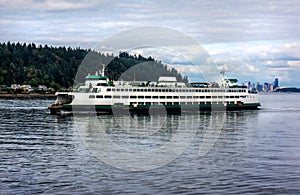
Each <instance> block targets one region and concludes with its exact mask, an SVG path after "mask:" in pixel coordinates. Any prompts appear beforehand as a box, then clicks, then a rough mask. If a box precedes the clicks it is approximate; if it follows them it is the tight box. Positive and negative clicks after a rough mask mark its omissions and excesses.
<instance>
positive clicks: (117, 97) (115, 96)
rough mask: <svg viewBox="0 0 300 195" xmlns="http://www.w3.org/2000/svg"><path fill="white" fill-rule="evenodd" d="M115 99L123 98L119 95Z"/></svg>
mask: <svg viewBox="0 0 300 195" xmlns="http://www.w3.org/2000/svg"><path fill="white" fill-rule="evenodd" d="M113 97H114V98H116V99H119V98H121V96H119V95H114V96H113Z"/></svg>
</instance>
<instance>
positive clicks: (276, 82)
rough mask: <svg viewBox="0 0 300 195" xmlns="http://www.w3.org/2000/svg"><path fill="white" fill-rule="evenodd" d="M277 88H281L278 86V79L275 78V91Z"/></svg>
mask: <svg viewBox="0 0 300 195" xmlns="http://www.w3.org/2000/svg"><path fill="white" fill-rule="evenodd" d="M277 87H279V85H278V78H275V80H274V84H273V89H274V90H275V89H276V88H277Z"/></svg>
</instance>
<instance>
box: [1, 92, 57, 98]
mask: <svg viewBox="0 0 300 195" xmlns="http://www.w3.org/2000/svg"><path fill="white" fill-rule="evenodd" d="M34 98H36V99H38V98H41V99H43V98H44V99H55V98H56V96H55V94H40V93H29V94H23V93H21V94H12V93H0V99H34Z"/></svg>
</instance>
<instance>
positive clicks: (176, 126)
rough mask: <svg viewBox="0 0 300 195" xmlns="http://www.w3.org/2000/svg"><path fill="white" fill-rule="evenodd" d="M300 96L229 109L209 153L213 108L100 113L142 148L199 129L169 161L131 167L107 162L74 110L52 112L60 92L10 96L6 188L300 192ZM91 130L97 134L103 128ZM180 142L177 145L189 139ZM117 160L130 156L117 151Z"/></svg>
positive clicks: (117, 134)
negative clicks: (203, 149)
mask: <svg viewBox="0 0 300 195" xmlns="http://www.w3.org/2000/svg"><path fill="white" fill-rule="evenodd" d="M299 100H300V95H299V94H272V95H269V94H266V95H260V101H261V104H262V109H261V110H258V111H237V112H228V113H226V115H225V120H224V123H222V129H221V131H220V134H219V136H218V139H217V140H216V143H215V144H214V145H213V147H212V148H211V149H210V150H209V151H208V153H207V154H206V155H204V156H202V155H200V153H199V147H200V146H201V143H202V142H203V140H204V137H205V136H204V135H205V132H206V130H207V128H208V127H209V124H210V123H209V121H211V120H212V119H211V117H212V116H211V115H210V114H203V115H196V116H194V115H192V116H191V115H185V116H178V115H177V116H176V115H175V116H156V117H152V118H151V117H150V118H149V116H134V119H133V120H130V121H131V122H132V123H128V122H127V121H128V120H127V119H128V116H124V117H114V116H105V115H104V116H99V118H98V119H99V121H101V127H103V128H105V130H106V134H107V135H108V136H109V137H110V139H111V140H113V141H114V142H115V143H117V144H119V145H120V146H122V147H123V148H125V149H128V150H134V151H137V153H138V152H140V154H144V153H145V152H147V151H149V149H153V148H159V147H161V146H163V145H165V144H167V143H170V142H171V141H172V136H173V135H174V132H176V131H178V130H182V129H186V130H187V132H193V133H195V134H194V136H193V137H192V141H191V143H190V144H188V146H187V148H186V149H185V150H183V152H182V153H180V155H179V156H177V158H175V159H174V160H172V161H171V162H169V163H167V164H166V165H163V166H158V168H155V169H151V170H148V171H130V170H126V169H125V170H124V169H120V168H115V167H114V166H112V165H110V164H107V163H105V162H103V160H102V159H101V158H99V156H97V154H95V153H93V150H92V149H91V148H87V144H86V142H83V141H82V139H81V138H82V137H80V135H81V134H80V132H78V126H77V124H76V123H75V122H74V117H57V116H52V115H49V111H48V110H47V106H48V105H50V104H51V103H52V102H53V100H3V99H2V100H0V110H1V111H0V120H1V124H0V157H1V159H0V193H1V194H32V193H47V194H58V193H60V194H61V193H63V194H66V193H67V194H73V193H79V194H81V193H147V194H152V193H163V194H174V193H205V194H209V193H211V194H216V193H220V194H229V193H255V194H257V193H268V194H274V193H275V194H299V193H300V190H299V186H300V155H299V154H300V144H299V143H300V142H299V140H300V139H299V138H300V130H299V129H300V125H299V123H300V101H299ZM126 117H127V118H126ZM82 120H83V121H84V120H89V119H86V118H83V119H82ZM155 129H160V130H159V131H156V130H155ZM89 133H90V134H89V135H91V136H90V137H89V136H87V138H91V140H92V138H95V136H97V135H98V134H95V132H93V131H90V132H89ZM85 135H87V134H85ZM186 135H187V136H188V134H186ZM94 140H95V139H94ZM174 143H175V144H174V145H173V150H174V151H175V152H176V151H177V149H178V148H179V147H181V146H182V143H180V141H178V140H177V141H175V142H174ZM176 147H178V148H176ZM143 152H144V153H143ZM167 155H168V154H167ZM141 156H143V155H141ZM159 157H160V158H161V156H159ZM155 158H156V157H155V156H153V159H152V160H153V162H156V161H155ZM112 160H120V162H123V161H122V159H120V158H119V159H118V156H117V155H116V153H113V158H112ZM139 160H143V159H139ZM144 160H145V161H149V159H144ZM150 160H151V159H150Z"/></svg>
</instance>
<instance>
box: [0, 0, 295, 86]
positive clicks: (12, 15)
mask: <svg viewBox="0 0 300 195" xmlns="http://www.w3.org/2000/svg"><path fill="white" fill-rule="evenodd" d="M299 7H300V1H297V0H289V1H275V0H271V1H261V0H253V1H235V0H227V1H217V0H204V1H183V0H179V1H176V2H174V1H171V0H166V1H159V0H152V1H127V0H125V1H115V0H100V1H98V0H77V1H73V0H62V1H55V0H10V1H8V0H0V41H2V42H6V41H15V42H35V43H37V44H48V45H66V46H72V47H78V46H80V47H84V48H90V47H93V46H94V45H95V44H97V43H99V42H100V41H102V40H104V39H105V38H107V37H109V36H111V35H113V34H115V33H117V32H120V31H122V30H128V29H131V28H134V27H139V26H148V25H150V26H153V25H154V26H163V27H168V28H172V29H174V30H178V31H180V32H184V33H186V34H188V35H190V36H191V37H192V38H194V39H196V40H197V41H198V42H200V43H201V44H204V46H205V49H207V50H208V51H209V54H210V55H211V56H212V58H213V60H214V63H216V64H217V65H218V66H224V67H227V69H228V71H230V72H232V74H233V75H237V76H241V77H242V78H246V76H247V78H248V76H251V75H252V76H251V77H252V79H264V78H268V77H274V76H281V75H285V78H287V77H289V76H290V78H293V79H292V80H291V82H292V81H294V82H298V81H297V80H298V79H296V76H295V75H296V74H297V73H298V74H300V72H299V68H300V67H299V61H300V53H299V52H298V51H300V41H299V37H300V23H299V21H300V12H299ZM150 34H151V32H149V33H145V35H144V38H145V37H146V38H147V37H148V38H151V37H150ZM161 36H164V37H165V38H166V39H167V38H168V36H167V35H161ZM134 38H140V37H134ZM177 41H178V40H177ZM122 42H124V39H123V40H122V39H120V44H122ZM174 44H176V40H175V41H174ZM185 50H186V51H188V52H189V54H190V55H189V56H188V58H189V59H185V57H184V56H180V55H177V56H174V55H170V56H164V55H162V54H160V53H158V52H155V51H151V52H152V53H150V52H148V53H147V52H146V53H145V55H152V56H153V55H154V57H155V58H158V60H162V61H165V62H166V63H169V64H174V65H175V64H186V65H188V64H189V63H190V61H192V60H195V59H197V57H198V56H199V53H197V52H195V51H197V50H193V48H192V47H187V48H185ZM193 52H194V53H193ZM171 53H172V52H171ZM201 59H203V60H202V61H201V64H205V63H208V64H213V62H209V57H206V58H203V57H201ZM196 61H200V59H198V60H196ZM191 70H192V69H191ZM207 71H209V70H207ZM258 71H260V72H258ZM243 75H245V77H244V76H243ZM268 75H271V76H268Z"/></svg>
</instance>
